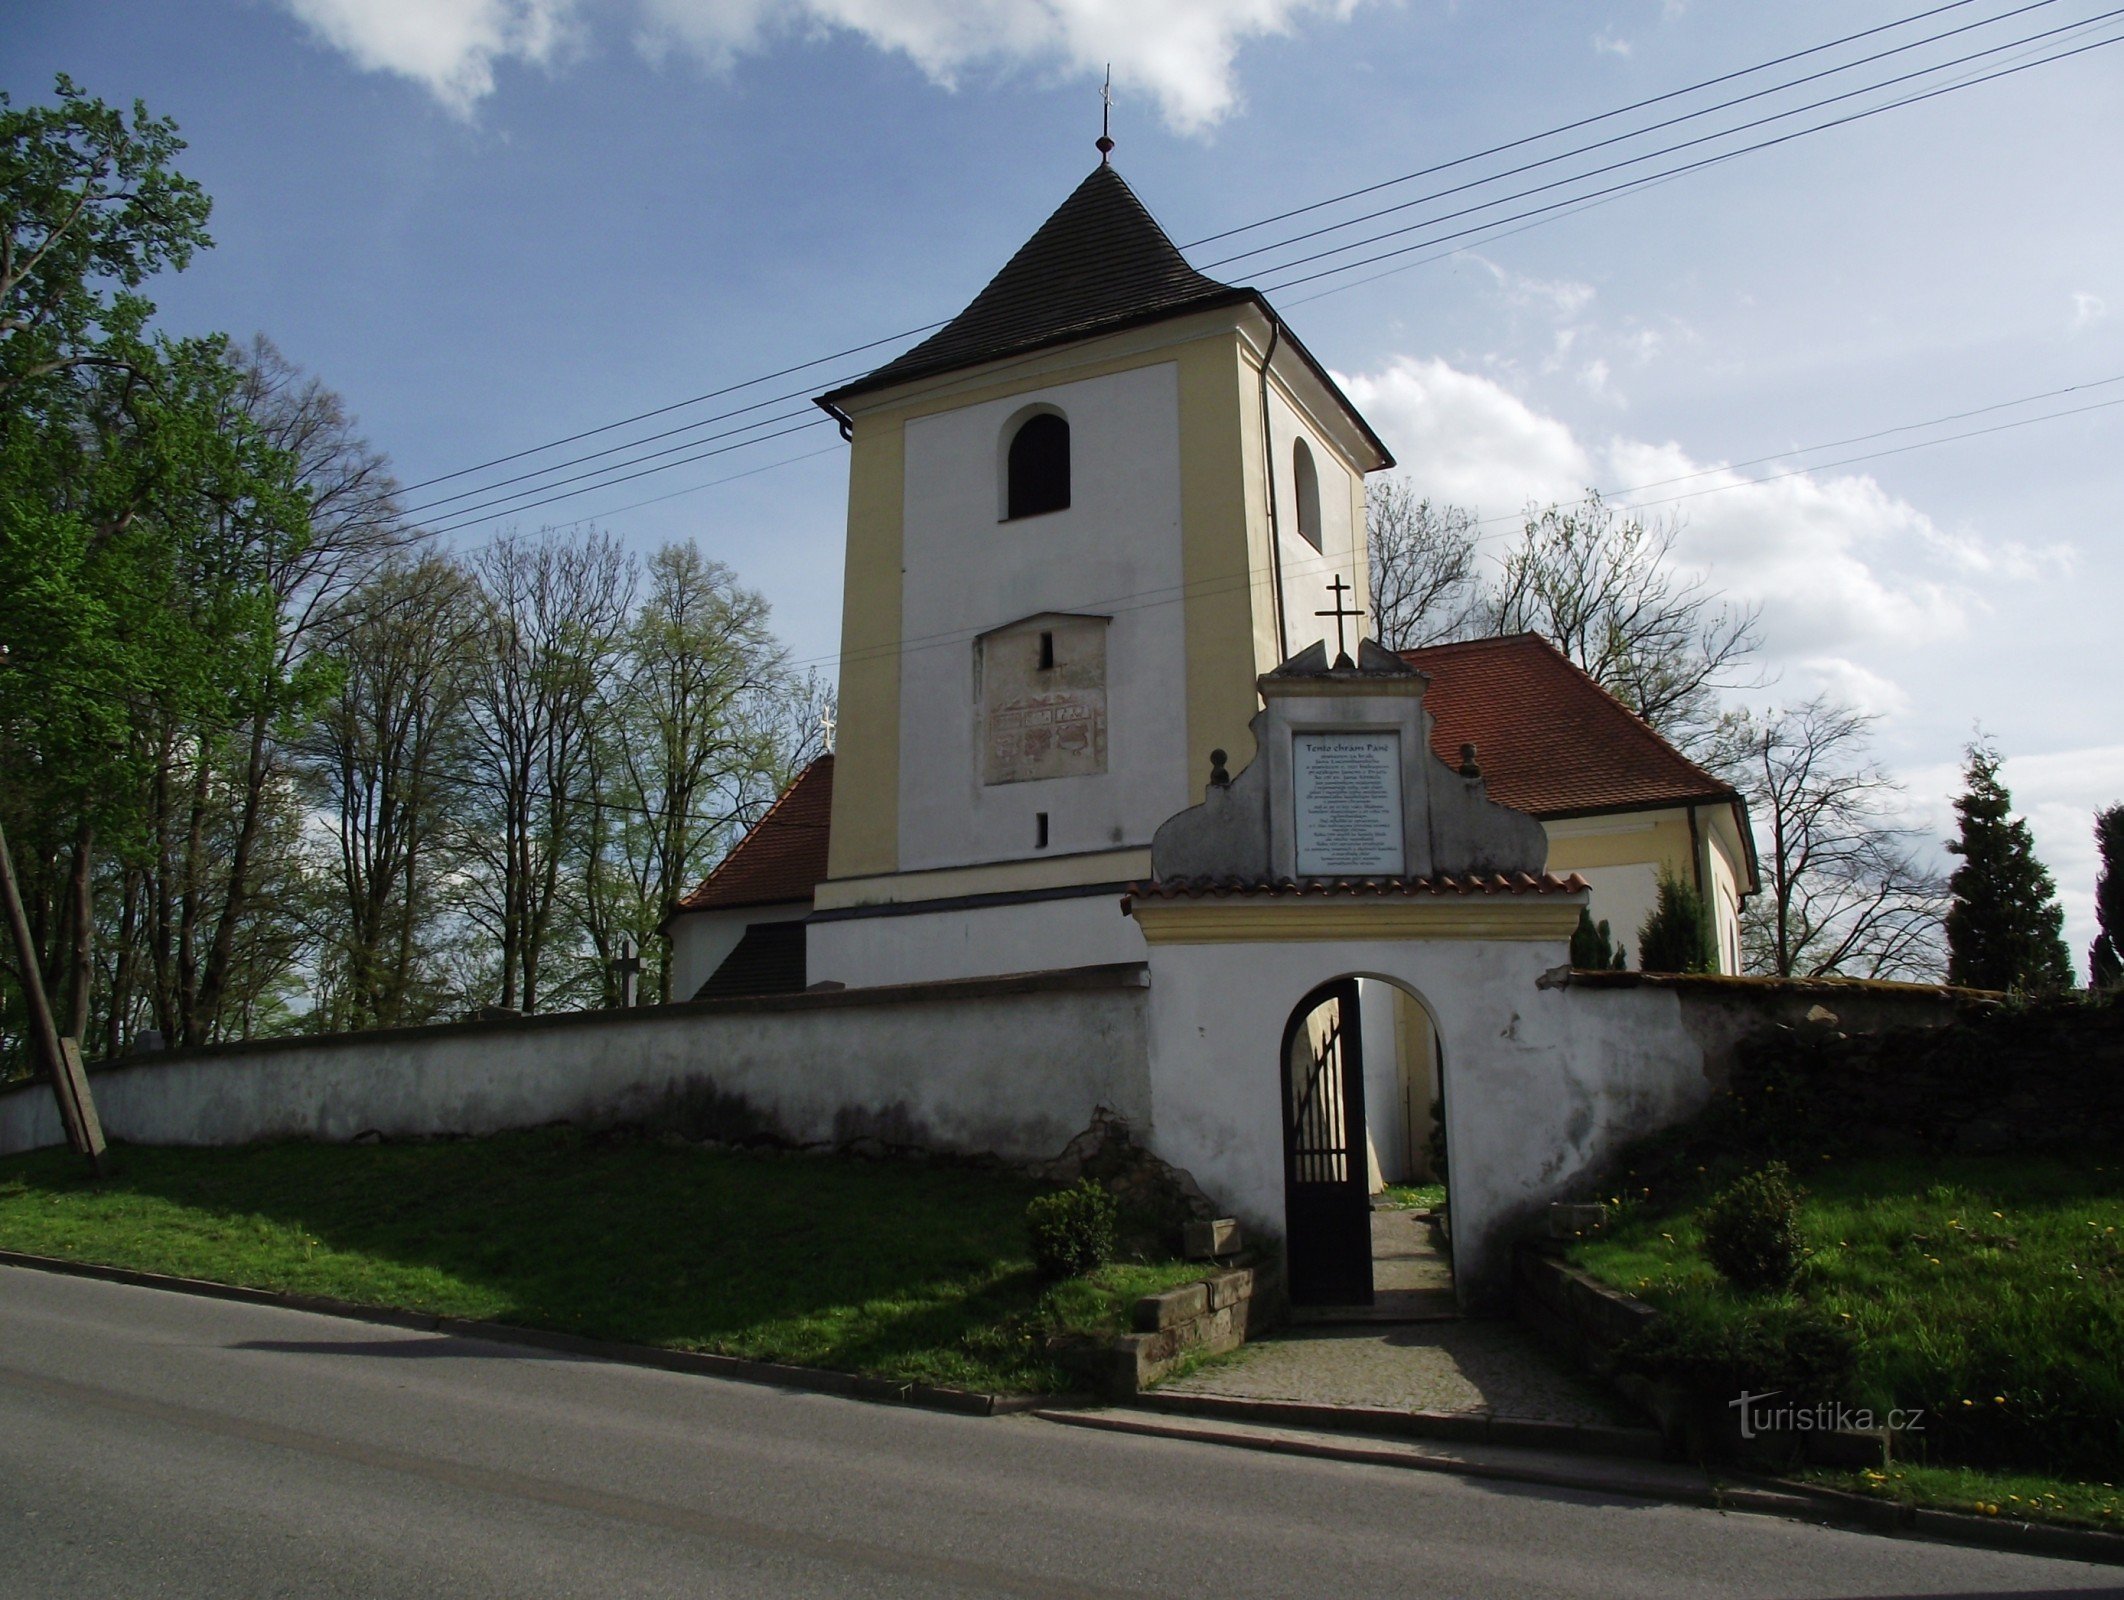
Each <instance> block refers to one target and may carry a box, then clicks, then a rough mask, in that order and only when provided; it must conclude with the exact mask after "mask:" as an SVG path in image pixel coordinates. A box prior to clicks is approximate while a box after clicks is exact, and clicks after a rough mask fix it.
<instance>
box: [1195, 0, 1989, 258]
mask: <svg viewBox="0 0 2124 1600" xmlns="http://www.w3.org/2000/svg"><path fill="white" fill-rule="evenodd" d="M1973 3H1974V0H1952V3H1951V4H1948V5H1943V6H1935V7H1933V8H1932V9H1931V10H1930V11H1919V12H1916V13H1913V14H1912V15H1910V16H1907V17H1899V18H1897V19H1896V20H1895V21H1893V22H1884V23H1882V24H1881V25H1880V26H1879V27H1875V28H1867V29H1865V30H1863V31H1862V32H1859V33H1847V34H1845V35H1844V36H1843V37H1842V38H1841V39H1831V40H1830V41H1829V42H1828V43H1826V44H1818V45H1811V46H1809V47H1808V48H1807V49H1805V50H1795V51H1793V52H1792V53H1791V54H1789V55H1782V56H1774V57H1772V58H1771V59H1770V60H1768V61H1759V62H1757V63H1756V64H1755V65H1754V66H1752V67H1742V68H1739V69H1738V70H1736V71H1733V72H1725V73H1721V74H1719V75H1718V76H1717V77H1715V78H1706V79H1704V80H1703V81H1702V82H1700V83H1692V84H1690V85H1688V86H1687V87H1686V88H1681V89H1669V90H1668V91H1667V92H1666V93H1664V94H1656V95H1653V96H1652V97H1651V98H1649V99H1645V100H1638V101H1634V102H1632V103H1631V104H1629V105H1626V106H1618V107H1617V108H1616V109H1615V110H1613V111H1603V112H1601V113H1599V114H1598V115H1597V116H1591V117H1581V118H1579V119H1578V121H1576V122H1566V123H1564V124H1562V125H1561V126H1559V127H1554V128H1549V129H1545V130H1544V131H1542V132H1540V133H1530V134H1527V135H1526V136H1525V137H1524V138H1519V139H1513V140H1510V141H1509V142H1507V143H1505V144H1494V145H1491V146H1490V148H1489V149H1487V150H1478V151H1476V152H1475V153H1474V154H1473V155H1468V156H1458V157H1455V158H1454V159H1453V160H1451V161H1441V162H1439V163H1438V164H1437V165H1436V166H1430V167H1423V168H1419V169H1418V170H1417V171H1415V172H1405V173H1403V174H1402V175H1401V176H1400V177H1398V178H1383V179H1381V180H1380V181H1379V182H1377V183H1368V184H1366V185H1365V186H1364V187H1363V188H1361V189H1351V190H1349V191H1348V192H1347V193H1344V194H1338V195H1334V196H1331V197H1330V198H1328V199H1326V200H1315V201H1313V202H1312V203H1311V204H1310V205H1302V206H1294V207H1292V208H1291V209H1290V210H1288V211H1279V212H1277V213H1276V214H1275V215H1274V216H1270V217H1263V218H1262V219H1261V220H1260V221H1259V222H1247V223H1242V224H1241V225H1240V226H1238V227H1236V228H1226V229H1225V230H1224V231H1223V232H1222V233H1206V234H1204V235H1203V236H1202V237H1201V238H1199V239H1193V240H1190V241H1189V242H1188V243H1186V244H1184V245H1182V246H1181V247H1180V248H1181V249H1183V250H1194V249H1197V248H1199V247H1200V246H1202V245H1206V244H1214V243H1216V242H1217V241H1218V240H1219V239H1229V238H1232V237H1234V236H1235V235H1238V234H1242V233H1251V232H1252V231H1253V230H1254V229H1256V228H1265V227H1268V226H1269V225H1270V224H1271V223H1277V222H1288V221H1289V220H1290V219H1291V218H1292V217H1302V216H1306V215H1308V214H1310V213H1312V212H1315V211H1322V210H1325V209H1326V208H1327V207H1329V206H1334V205H1340V204H1341V203H1342V202H1343V201H1345V200H1360V199H1362V198H1363V197H1364V196H1366V195H1368V194H1377V193H1379V192H1380V191H1381V190H1382V189H1391V188H1393V187H1395V186H1396V185H1397V184H1403V183H1413V182H1415V181H1416V180H1417V179H1418V178H1429V177H1434V176H1436V175H1437V174H1438V173H1441V172H1450V171H1451V170H1452V169H1453V168H1455V167H1464V166H1467V165H1468V164H1469V163H1470V162H1474V161H1482V160H1485V159H1487V158H1488V157H1490V156H1497V155H1503V154H1505V153H1506V152H1507V151H1511V150H1518V149H1521V148H1523V147H1525V146H1527V145H1530V144H1539V143H1540V142H1541V141H1542V140H1544V139H1553V138H1556V137H1557V136H1559V135H1561V134H1566V133H1576V132H1577V131H1578V130H1579V129H1580V128H1590V127H1593V126H1594V125H1595V124H1597V123H1602V122H1608V121H1612V120H1613V119H1614V118H1616V117H1623V116H1628V115H1629V114H1630V113H1631V112H1633V111H1642V110H1644V109H1645V108H1646V107H1647V106H1656V105H1661V104H1664V103H1665V102H1666V101H1669V100H1679V99H1682V98H1683V97H1685V96H1687V95H1692V94H1695V93H1697V92H1698V91H1700V90H1703V89H1714V88H1716V87H1718V85H1720V84H1722V83H1732V82H1734V81H1735V80H1737V79H1740V78H1746V77H1750V76H1752V75H1753V74H1755V73H1758V72H1767V71H1769V70H1770V68H1772V67H1781V66H1784V65H1786V64H1787V63H1789V62H1793V61H1800V60H1804V59H1805V58H1806V57H1808V56H1814V55H1820V54H1821V53H1822V52H1823V51H1825V50H1834V49H1836V48H1837V47H1838V46H1840V45H1847V44H1854V43H1856V42H1857V41H1859V40H1860V39H1870V38H1872V37H1873V36H1874V35H1875V34H1880V33H1890V32H1893V31H1894V30H1895V29H1897V28H1903V27H1908V26H1910V25H1911V24H1912V23H1917V22H1923V21H1925V20H1927V19H1928V18H1931V17H1936V16H1939V15H1941V14H1942V13H1944V12H1948V11H1959V10H1960V9H1961V8H1962V7H1963V6H1965V5H1970V4H1973Z"/></svg>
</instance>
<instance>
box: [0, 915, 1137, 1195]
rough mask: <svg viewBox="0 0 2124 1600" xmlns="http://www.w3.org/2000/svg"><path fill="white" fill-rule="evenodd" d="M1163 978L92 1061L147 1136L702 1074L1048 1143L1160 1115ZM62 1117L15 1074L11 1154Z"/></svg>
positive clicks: (584, 1094)
mask: <svg viewBox="0 0 2124 1600" xmlns="http://www.w3.org/2000/svg"><path fill="white" fill-rule="evenodd" d="M1116 920H1119V919H1118V917H1117V918H1116ZM1142 985H1143V978H1142V975H1141V973H1140V971H1136V972H1134V973H1133V974H1131V973H1130V972H1127V971H1124V972H1120V973H1112V972H1107V973H1097V974H1088V975H1080V976H1078V977H1075V978H1072V979H1069V980H1059V981H1057V980H1050V981H1047V982H1045V983H1033V984H1021V985H1002V984H988V985H981V984H939V985H935V986H934V987H933V989H932V991H931V992H930V993H929V994H928V995H927V996H926V997H924V996H920V995H912V996H911V995H909V994H908V993H907V992H905V991H901V992H899V993H898V994H887V995H879V996H861V995H817V996H814V995H804V996H790V997H787V998H786V999H781V1000H775V1001H768V1002H757V1001H721V1002H717V1001H709V1002H704V1003H699V1004H694V1005H683V1006H681V1005H672V1006H654V1007H643V1008H640V1009H638V1010H635V1011H631V1012H585V1013H579V1014H574V1015H562V1016H552V1017H534V1018H530V1019H527V1020H525V1021H522V1022H517V1023H500V1024H492V1023H489V1024H462V1025H456V1026H447V1027H437V1028H413V1029H400V1030H391V1031H388V1032H381V1033H374V1034H345V1035H339V1036H337V1037H333V1038H328V1039H317V1040H301V1041H274V1042H271V1043H264V1044H253V1045H240V1046H236V1047H233V1048H229V1049H224V1050H199V1051H186V1052H183V1053H182V1054H179V1055H174V1056H170V1057H167V1058H163V1059H158V1060H151V1061H149V1062H146V1063H143V1064H141V1065H138V1066H128V1067H121V1068H116V1069H113V1070H109V1071H98V1072H94V1073H92V1074H91V1076H90V1082H91V1085H92V1087H93V1090H94V1093H95V1097H96V1107H97V1110H98V1112H99V1113H100V1115H101V1117H102V1119H103V1126H104V1130H105V1132H106V1133H107V1134H108V1135H109V1136H110V1137H111V1138H114V1139H121V1140H126V1141H130V1142H132V1143H136V1144H167V1145H229V1144H244V1143H248V1142H250V1141H252V1140H256V1139H287V1138H311V1139H324V1140H347V1139H351V1138H353V1137H354V1136H355V1135H356V1134H359V1133H362V1132H364V1131H367V1130H370V1129H374V1130H376V1131H377V1132H379V1133H383V1134H385V1135H387V1136H393V1137H399V1136H406V1137H410V1136H418V1135H426V1134H443V1133H456V1134H484V1133H496V1132H501V1131H504V1130H506V1129H511V1128H529V1127H537V1126H540V1125H542V1124H545V1123H550V1122H556V1121H563V1120H565V1121H570V1122H576V1123H580V1124H586V1125H592V1126H595V1125H600V1124H611V1123H616V1122H627V1121H633V1120H637V1119H640V1118H643V1117H647V1116H650V1115H652V1114H654V1113H655V1112H656V1111H657V1110H658V1109H659V1108H660V1107H662V1106H664V1105H666V1104H667V1103H668V1101H669V1098H670V1097H671V1096H673V1095H688V1096H691V1097H693V1099H694V1101H695V1102H696V1103H701V1102H706V1101H719V1102H720V1103H722V1104H724V1105H726V1106H732V1107H735V1106H738V1105H740V1104H741V1105H742V1106H743V1107H744V1108H747V1109H748V1110H749V1112H750V1113H751V1114H753V1115H756V1116H758V1117H759V1118H761V1119H763V1120H764V1121H765V1122H766V1123H767V1124H769V1125H771V1126H772V1127H774V1128H776V1129H778V1130H779V1131H780V1132H781V1133H782V1134H783V1135H784V1136H785V1137H787V1138H789V1139H791V1140H794V1141H796V1142H799V1143H821V1142H828V1141H831V1142H836V1143H840V1142H846V1141H848V1140H851V1139H855V1138H860V1137H864V1136H878V1137H884V1138H886V1139H888V1140H890V1141H892V1142H896V1143H907V1144H919V1145H923V1146H926V1147H929V1148H934V1149H939V1150H957V1151H964V1152H968V1153H993V1154H997V1155H1002V1156H1007V1157H1012V1158H1021V1159H1033V1158H1041V1157H1046V1156H1052V1155H1055V1154H1057V1153H1059V1151H1060V1150H1061V1148H1062V1147H1063V1145H1065V1144H1067V1143H1068V1142H1069V1140H1070V1139H1071V1138H1073V1137H1074V1136H1075V1135H1076V1134H1078V1133H1080V1132H1082V1131H1083V1130H1084V1129H1085V1128H1086V1127H1088V1126H1089V1125H1090V1123H1091V1119H1092V1113H1093V1112H1094V1111H1095V1110H1096V1109H1097V1108H1098V1107H1100V1106H1107V1107H1110V1108H1111V1109H1113V1110H1114V1111H1117V1112H1119V1113H1120V1114H1121V1115H1122V1116H1124V1117H1126V1118H1128V1119H1130V1120H1131V1121H1132V1122H1137V1123H1141V1122H1142V1121H1144V1120H1146V1119H1147V1117H1148V1114H1149V1084H1148V1076H1147V1072H1146V1068H1145V1054H1146V1043H1145V1032H1144V1030H1145V1014H1146V1010H1147V1007H1146V992H1145V990H1144V988H1143V986H1142ZM62 1138H63V1134H62V1132H61V1129H60V1126H59V1120H58V1114H57V1111H56V1108H55V1107H54V1105H53V1101H52V1094H51V1090H50V1088H49V1087H48V1086H47V1085H44V1084H33V1085H29V1086H26V1087H24V1088H21V1089H16V1090H13V1091H10V1092H8V1093H6V1094H0V1154H12V1153H13V1152H15V1151H18V1150H28V1149H36V1148H40V1147H42V1146H45V1145H51V1144H57V1143H60V1142H61V1140H62Z"/></svg>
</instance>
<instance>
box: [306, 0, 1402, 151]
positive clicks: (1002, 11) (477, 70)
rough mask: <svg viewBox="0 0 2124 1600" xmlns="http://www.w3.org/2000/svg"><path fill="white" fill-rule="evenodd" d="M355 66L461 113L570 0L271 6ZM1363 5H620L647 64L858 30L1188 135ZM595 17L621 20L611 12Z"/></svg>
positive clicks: (570, 9)
mask: <svg viewBox="0 0 2124 1600" xmlns="http://www.w3.org/2000/svg"><path fill="white" fill-rule="evenodd" d="M280 3H281V4H282V5H284V6H285V7H286V8H287V9H288V10H290V11H292V12H293V13H294V14H295V15H296V16H298V17H300V18H301V19H302V20H303V21H304V22H306V23H308V24H309V26H310V28H311V30H312V31H313V32H314V33H316V34H317V36H318V37H319V38H320V39H321V40H323V41H324V42H325V43H327V44H329V45H331V46H332V47H334V48H335V49H338V50H341V51H344V52H345V53H346V54H347V55H348V56H349V57H350V58H351V59H352V60H353V61H354V62H355V63H356V65H358V66H361V67H363V68H365V69H368V70H371V71H386V72H395V73H397V74H399V75H400V76H402V77H406V78H410V79H412V80H413V81H414V82H416V83H418V84H420V85H421V86H422V87H424V88H426V89H427V90H428V91H429V92H430V93H431V94H433V95H434V96H435V97H436V98H437V99H438V100H440V101H442V102H443V104H445V105H447V106H449V107H450V108H451V109H452V110H455V111H458V112H460V113H463V112H465V111H466V110H468V109H469V108H470V107H471V106H472V105H473V103H475V102H476V101H478V100H479V99H481V98H483V97H484V96H486V95H488V94H490V93H492V92H493V89H494V67H495V63H496V62H498V61H502V60H508V59H516V60H521V61H526V62H545V61H548V60H549V59H550V58H551V56H552V53H553V50H554V47H555V44H556V43H557V41H558V40H559V39H560V38H561V37H562V35H563V33H564V32H565V29H566V25H567V24H568V23H569V21H570V20H571V19H572V18H573V17H574V16H575V15H576V13H577V10H578V5H579V0H280ZM1361 3H1363V0H1148V3H1146V0H631V4H629V5H627V6H626V7H625V8H624V9H626V10H628V11H631V12H632V14H633V15H634V17H635V18H637V19H638V22H639V27H640V36H641V40H642V43H643V44H644V46H645V48H647V49H648V50H649V51H650V52H651V53H652V54H662V53H664V52H665V51H667V50H668V49H670V48H672V47H674V46H676V47H678V48H681V49H684V50H686V51H689V52H690V53H692V54H693V55H695V56H697V57H699V58H700V59H701V60H702V61H703V62H704V63H706V64H707V65H709V66H710V67H712V68H715V69H718V70H727V69H728V68H729V67H731V66H732V65H733V64H734V63H735V62H736V61H737V60H738V58H739V57H741V56H744V55H746V54H749V53H751V52H754V51H758V50H762V49H766V48H769V47H770V46H772V45H773V44H775V43H777V42H779V41H781V40H783V39H790V38H794V39H799V40H801V39H806V38H817V37H821V36H824V35H828V34H833V33H848V34H853V35H854V36H856V37H857V38H860V39H863V40H865V41H867V42H868V43H869V44H871V45H872V46H873V47H875V48H877V49H879V50H884V51H889V52H892V53H895V54H899V55H903V56H905V57H907V58H908V59H909V60H910V61H912V62H913V63H914V64H915V65H916V66H917V67H919V68H920V69H921V70H922V72H923V73H924V74H925V75H927V76H928V77H929V78H930V79H931V81H933V82H935V83H937V84H940V85H942V86H944V87H947V88H949V87H951V86H953V85H955V84H956V83H957V82H958V81H959V80H960V78H961V77H962V76H964V75H966V74H968V73H972V72H977V71H979V72H998V73H1009V72H1014V71H1025V70H1033V71H1041V72H1059V73H1065V74H1075V75H1087V74H1091V73H1096V72H1099V71H1101V70H1103V69H1104V67H1105V65H1106V63H1108V62H1112V63H1113V67H1114V80H1115V97H1116V99H1117V100H1118V101H1122V102H1124V103H1125V102H1126V101H1127V100H1128V98H1130V97H1131V96H1135V95H1141V96H1143V97H1145V98H1147V99H1148V100H1150V101H1152V102H1154V103H1155V104H1156V106H1157V108H1158V110H1159V112H1160V114H1161V115H1162V116H1163V117H1164V119H1165V121H1166V122H1168V123H1169V124H1171V125H1172V126H1173V127H1175V128H1177V129H1179V130H1181V131H1182V132H1197V131H1200V130H1201V129H1203V128H1206V127H1208V126H1209V125H1211V124H1212V123H1215V122H1217V121H1219V120H1220V119H1222V118H1223V117H1225V116H1227V115H1229V114H1230V113H1231V111H1232V110H1233V109H1234V107H1236V106H1237V104H1238V101H1239V89H1238V83H1237V79H1236V75H1235V72H1234V70H1233V68H1234V61H1235V59H1236V57H1237V55H1238V53H1239V50H1240V47H1241V46H1242V45H1245V44H1247V43H1249V42H1251V41H1253V40H1257V39H1264V38H1272V37H1276V36H1279V35H1284V34H1289V33H1291V32H1293V31H1294V30H1295V29H1296V28H1297V27H1298V25H1299V24H1300V23H1302V22H1304V21H1307V20H1309V19H1311V18H1315V17H1327V18H1335V19H1340V18H1344V17H1347V16H1348V15H1349V14H1350V13H1351V12H1352V11H1353V10H1355V9H1356V7H1357V6H1358V5H1359V4H1361ZM599 9H600V10H601V11H605V12H608V13H609V12H612V11H616V10H620V9H622V7H621V6H620V5H619V4H618V3H617V0H606V3H605V4H603V5H601V6H599Z"/></svg>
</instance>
